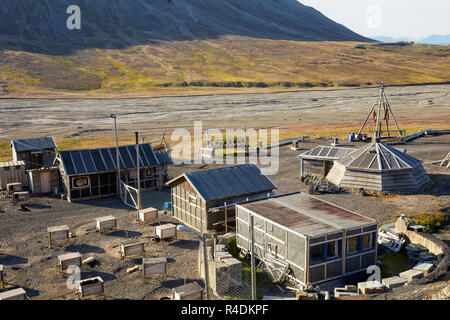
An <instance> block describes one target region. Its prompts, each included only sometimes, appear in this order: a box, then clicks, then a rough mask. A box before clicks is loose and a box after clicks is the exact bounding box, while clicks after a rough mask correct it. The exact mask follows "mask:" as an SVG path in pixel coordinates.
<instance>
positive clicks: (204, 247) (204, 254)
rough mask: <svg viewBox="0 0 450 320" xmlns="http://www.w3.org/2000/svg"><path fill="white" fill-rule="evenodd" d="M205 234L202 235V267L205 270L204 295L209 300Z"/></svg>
mask: <svg viewBox="0 0 450 320" xmlns="http://www.w3.org/2000/svg"><path fill="white" fill-rule="evenodd" d="M206 235H207V234H206V233H204V234H203V238H202V241H203V266H204V268H205V295H206V300H209V268H208V252H207V249H208V246H207V244H206Z"/></svg>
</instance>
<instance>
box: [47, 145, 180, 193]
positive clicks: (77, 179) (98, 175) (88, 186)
mask: <svg viewBox="0 0 450 320" xmlns="http://www.w3.org/2000/svg"><path fill="white" fill-rule="evenodd" d="M119 159H120V178H121V181H123V182H124V183H125V184H127V185H128V186H131V187H133V188H136V187H137V186H138V183H137V163H136V159H137V152H136V145H129V146H121V147H119ZM139 159H140V178H141V179H140V180H141V188H142V189H146V190H161V189H162V188H163V186H164V184H165V182H166V181H167V167H168V165H170V164H172V160H171V158H170V155H169V152H168V151H158V152H155V151H154V150H153V148H152V145H151V144H149V143H146V144H140V145H139ZM55 163H56V164H57V165H58V168H59V171H60V174H61V179H62V189H63V192H65V193H66V194H67V200H69V201H79V200H88V199H96V198H105V197H111V196H116V195H117V188H118V187H117V166H116V163H117V156H116V148H101V149H86V150H72V151H60V152H58V154H57V156H56V160H55Z"/></svg>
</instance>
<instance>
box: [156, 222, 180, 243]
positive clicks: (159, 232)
mask: <svg viewBox="0 0 450 320" xmlns="http://www.w3.org/2000/svg"><path fill="white" fill-rule="evenodd" d="M155 231H156V236H157V237H158V238H160V239H161V240H165V239H169V238H176V237H177V226H176V225H174V224H171V223H167V224H163V225H161V226H156V227H155Z"/></svg>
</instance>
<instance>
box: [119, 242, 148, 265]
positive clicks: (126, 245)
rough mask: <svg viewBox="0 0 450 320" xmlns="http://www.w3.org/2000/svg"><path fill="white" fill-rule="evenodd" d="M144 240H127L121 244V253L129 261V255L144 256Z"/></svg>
mask: <svg viewBox="0 0 450 320" xmlns="http://www.w3.org/2000/svg"><path fill="white" fill-rule="evenodd" d="M144 254H145V249H144V241H140V240H131V241H125V242H122V243H121V244H120V255H121V257H122V258H124V259H125V261H127V258H128V257H132V256H142V257H143V256H144Z"/></svg>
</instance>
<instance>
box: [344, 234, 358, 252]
mask: <svg viewBox="0 0 450 320" xmlns="http://www.w3.org/2000/svg"><path fill="white" fill-rule="evenodd" d="M358 243H359V237H351V238H348V239H347V253H352V252H357V251H358Z"/></svg>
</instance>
